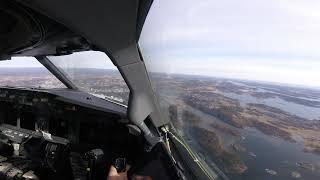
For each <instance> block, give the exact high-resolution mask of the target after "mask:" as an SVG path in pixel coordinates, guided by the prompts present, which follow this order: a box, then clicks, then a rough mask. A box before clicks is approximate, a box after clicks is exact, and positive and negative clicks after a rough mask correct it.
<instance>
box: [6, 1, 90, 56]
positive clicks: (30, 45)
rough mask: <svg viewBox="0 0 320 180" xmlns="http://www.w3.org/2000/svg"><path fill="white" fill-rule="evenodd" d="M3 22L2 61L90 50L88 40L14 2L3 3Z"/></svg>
mask: <svg viewBox="0 0 320 180" xmlns="http://www.w3.org/2000/svg"><path fill="white" fill-rule="evenodd" d="M0 22H1V26H0V60H7V59H9V58H10V57H11V56H43V55H63V54H70V53H72V52H75V51H83V50H89V49H91V47H90V44H89V43H88V41H87V40H86V39H85V38H83V37H81V36H80V35H77V34H76V33H74V32H72V31H70V30H69V29H68V28H66V27H65V26H63V25H61V24H59V23H57V22H55V21H53V20H51V19H50V18H48V17H46V16H43V15H41V14H39V13H37V12H35V11H33V10H32V9H30V8H28V7H25V6H23V5H21V4H18V3H15V2H14V1H11V0H10V1H9V0H2V1H0Z"/></svg>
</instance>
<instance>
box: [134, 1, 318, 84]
mask: <svg viewBox="0 0 320 180" xmlns="http://www.w3.org/2000/svg"><path fill="white" fill-rule="evenodd" d="M319 9H320V1H318V0H264V1H262V0H241V1H236V0H223V1H220V0H219V1H218V0H198V1H194V0H174V1H170V0H161V1H154V4H153V6H152V9H151V11H150V13H149V15H148V17H147V20H146V23H145V26H144V29H143V32H142V36H141V39H140V46H141V49H142V52H143V54H144V56H145V59H146V63H147V64H148V66H149V67H150V68H151V69H152V70H153V71H157V72H158V71H166V72H169V73H183V74H197V75H206V76H215V77H226V78H237V79H247V80H260V81H270V82H278V83H286V84H298V85H306V86H317V87H320V11H319ZM150 62H152V63H150Z"/></svg>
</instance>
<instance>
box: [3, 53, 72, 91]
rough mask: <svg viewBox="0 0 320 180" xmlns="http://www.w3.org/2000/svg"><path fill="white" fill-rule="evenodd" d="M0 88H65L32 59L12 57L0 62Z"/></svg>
mask: <svg viewBox="0 0 320 180" xmlns="http://www.w3.org/2000/svg"><path fill="white" fill-rule="evenodd" d="M0 86H9V87H28V88H42V89H53V88H66V87H65V85H64V84H63V83H62V82H60V81H59V80H58V79H57V78H56V77H55V76H53V75H52V74H51V73H50V72H49V71H48V70H47V69H46V68H45V67H44V66H43V65H42V64H41V63H39V61H37V60H36V59H35V58H33V57H14V58H12V59H11V60H4V61H0Z"/></svg>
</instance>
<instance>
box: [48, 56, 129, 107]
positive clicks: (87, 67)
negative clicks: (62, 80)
mask: <svg viewBox="0 0 320 180" xmlns="http://www.w3.org/2000/svg"><path fill="white" fill-rule="evenodd" d="M48 59H49V60H50V61H51V62H52V64H53V65H54V66H56V67H57V68H58V69H59V70H60V72H61V73H63V74H64V75H65V76H66V77H67V78H68V79H69V80H70V81H71V82H72V83H73V84H74V85H75V86H76V87H77V88H79V89H80V90H82V91H85V92H88V93H90V94H92V95H95V96H98V97H100V98H103V99H107V100H111V101H113V102H116V103H120V104H122V105H126V104H127V103H128V99H129V92H130V91H129V89H128V87H127V85H126V83H125V81H124V80H123V78H122V76H121V74H120V72H119V71H118V70H117V68H116V67H115V66H114V65H113V64H112V62H111V60H110V59H109V57H108V56H107V55H106V54H105V53H103V52H99V51H84V52H78V53H73V54H70V55H65V56H49V57H48Z"/></svg>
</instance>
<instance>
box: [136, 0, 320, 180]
mask: <svg viewBox="0 0 320 180" xmlns="http://www.w3.org/2000/svg"><path fill="white" fill-rule="evenodd" d="M319 7H320V2H317V1H309V0H306V1H283V0H280V1H279V0H271V1H253V0H244V1H230V0H227V1H217V0H203V1H193V0H174V1H169V0H161V1H154V3H153V5H152V7H151V10H150V12H149V15H148V17H147V19H146V22H145V25H144V28H143V30H142V34H141V38H140V41H139V46H140V49H141V52H142V55H143V58H144V62H145V63H146V66H147V69H148V71H149V73H150V74H149V75H150V79H151V81H152V84H153V86H154V89H155V91H156V93H157V95H158V96H159V99H160V103H161V105H162V107H163V108H162V109H163V110H164V111H166V112H163V114H169V117H170V119H171V121H172V123H173V126H174V129H176V131H177V132H178V134H180V136H182V137H183V138H184V139H185V140H186V142H188V143H189V145H190V146H191V147H192V148H193V150H194V151H195V152H197V153H198V155H199V156H200V157H201V158H202V159H203V160H204V161H205V162H207V164H208V165H209V166H210V167H211V168H212V169H213V170H214V171H216V172H219V171H220V170H221V171H222V172H224V174H225V175H226V177H228V178H230V179H259V180H268V179H279V180H286V179H296V178H300V179H309V180H317V179H319V177H320V163H319V162H320V153H319V152H320V53H319V52H320V51H319V45H318V44H319V42H320V36H319V32H320V26H319V24H320V13H319Z"/></svg>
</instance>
